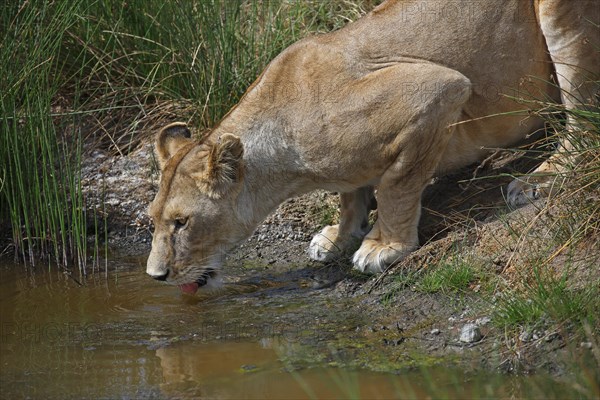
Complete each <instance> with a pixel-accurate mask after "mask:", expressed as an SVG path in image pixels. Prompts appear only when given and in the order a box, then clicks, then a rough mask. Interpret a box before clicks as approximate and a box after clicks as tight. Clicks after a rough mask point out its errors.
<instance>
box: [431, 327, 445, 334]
mask: <svg viewBox="0 0 600 400" xmlns="http://www.w3.org/2000/svg"><path fill="white" fill-rule="evenodd" d="M441 332H442V331H440V330H439V329H437V328H436V329H432V330H431V332H429V333H431V334H432V335H439V334H440V333H441Z"/></svg>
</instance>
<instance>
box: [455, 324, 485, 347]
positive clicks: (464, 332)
mask: <svg viewBox="0 0 600 400" xmlns="http://www.w3.org/2000/svg"><path fill="white" fill-rule="evenodd" d="M481 338H482V335H481V331H480V330H479V327H478V326H477V325H475V324H466V325H465V326H463V327H462V329H461V330H460V341H461V342H464V343H474V342H478V341H480V340H481Z"/></svg>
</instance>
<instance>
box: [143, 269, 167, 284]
mask: <svg viewBox="0 0 600 400" xmlns="http://www.w3.org/2000/svg"><path fill="white" fill-rule="evenodd" d="M148 275H150V276H151V277H153V278H154V279H156V280H157V281H166V280H167V276H169V270H168V269H167V272H165V273H164V274H162V275H153V274H148Z"/></svg>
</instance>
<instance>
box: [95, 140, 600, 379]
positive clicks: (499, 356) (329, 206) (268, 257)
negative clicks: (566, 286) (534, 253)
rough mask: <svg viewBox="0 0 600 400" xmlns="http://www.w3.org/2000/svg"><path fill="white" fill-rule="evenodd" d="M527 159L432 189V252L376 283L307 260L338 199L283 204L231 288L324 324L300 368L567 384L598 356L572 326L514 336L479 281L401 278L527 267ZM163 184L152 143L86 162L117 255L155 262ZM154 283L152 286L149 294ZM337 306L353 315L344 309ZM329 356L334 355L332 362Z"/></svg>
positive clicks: (236, 258) (241, 261)
mask: <svg viewBox="0 0 600 400" xmlns="http://www.w3.org/2000/svg"><path fill="white" fill-rule="evenodd" d="M520 155H521V154H516V153H515V152H508V151H506V152H499V153H496V154H495V155H494V156H493V157H490V158H489V159H488V160H486V161H485V162H484V163H482V164H481V165H479V166H471V167H469V168H465V169H463V170H461V171H458V172H457V173H454V174H452V175H449V176H446V177H443V178H440V179H437V180H436V181H435V182H434V183H433V184H432V185H430V186H429V187H428V188H427V190H426V193H425V195H424V199H423V211H424V212H423V216H422V219H421V224H420V236H421V237H420V240H421V243H422V244H424V246H423V247H422V248H421V249H420V250H419V251H417V252H416V253H415V254H414V255H412V256H411V257H409V259H407V260H406V262H405V263H403V265H402V266H401V267H403V268H404V269H402V268H397V269H395V270H394V271H391V273H388V274H386V275H385V276H383V277H369V276H364V275H361V274H358V273H356V272H355V271H353V270H352V269H351V264H350V262H349V260H348V259H341V260H338V261H336V262H333V263H329V264H322V263H316V262H312V261H310V260H309V259H308V257H307V254H306V249H307V247H308V244H309V242H310V239H311V237H312V235H313V234H314V233H316V232H318V231H319V230H320V229H321V228H322V227H323V226H324V225H326V224H330V223H332V222H334V221H335V220H336V218H337V212H338V210H337V196H335V195H333V194H328V193H324V192H315V193H311V194H308V195H305V196H302V197H299V198H295V199H290V200H288V201H287V202H285V203H284V204H282V205H281V206H280V207H279V208H278V210H277V211H276V212H274V213H273V214H272V215H271V216H270V217H269V218H268V219H267V220H266V221H265V222H264V223H263V224H262V225H261V226H260V227H259V228H258V229H257V231H256V232H255V233H254V234H253V236H252V237H251V238H250V239H249V240H248V241H247V242H245V243H244V244H242V245H241V246H240V247H239V248H238V249H236V250H235V251H234V252H233V253H232V254H231V255H230V256H229V257H228V260H227V262H226V265H225V266H224V276H225V282H226V288H228V287H246V288H247V287H253V286H256V287H260V286H261V285H267V286H268V285H271V286H272V289H269V290H268V291H265V290H259V291H257V294H256V296H254V297H252V295H249V297H250V298H252V300H247V302H248V304H249V307H250V304H251V303H253V302H254V307H260V308H262V309H265V310H268V311H265V312H264V315H263V316H264V318H266V321H270V320H272V319H273V318H276V319H277V320H278V321H280V322H281V323H282V324H283V325H284V326H287V327H294V326H301V325H305V324H306V318H309V319H314V321H317V322H315V323H316V324H317V325H314V324H313V326H318V328H317V329H313V330H312V331H311V334H309V335H306V337H304V338H300V339H304V340H305V341H306V343H305V344H306V346H305V347H304V348H305V349H311V348H312V349H313V352H312V354H310V353H311V351H310V350H307V351H306V354H304V355H303V356H302V357H296V361H297V362H300V363H301V360H302V359H303V358H304V359H305V361H306V362H307V363H311V362H313V363H315V362H325V361H326V362H328V363H339V364H343V365H348V366H353V367H360V368H368V369H371V370H377V371H395V370H399V369H402V368H409V367H418V366H428V365H438V364H448V363H449V364H453V365H460V366H461V367H462V368H465V369H466V370H473V369H477V368H481V367H483V368H486V369H490V370H501V371H506V372H533V371H538V370H541V371H546V372H550V373H552V374H554V375H563V374H565V373H568V371H569V370H570V367H569V365H568V362H567V361H566V360H572V359H573V356H575V358H578V357H579V356H581V357H587V356H589V355H590V354H591V351H592V349H590V348H593V347H594V346H595V344H592V343H590V342H589V341H587V340H583V341H581V340H580V339H579V336H577V338H575V336H574V335H573V332H571V331H570V330H569V327H568V326H563V328H564V329H560V330H559V329H556V326H555V325H552V324H550V323H547V322H545V321H543V320H540V321H539V323H536V324H535V328H531V329H529V328H522V329H521V330H519V328H515V329H513V330H512V331H511V332H510V333H509V334H507V331H506V330H505V329H502V328H499V327H498V324H495V323H494V321H493V310H494V304H493V302H494V301H495V300H494V297H492V296H488V297H484V296H481V294H480V290H481V288H479V287H478V286H477V285H478V284H477V282H474V283H473V284H471V285H470V286H469V287H468V288H466V289H465V290H460V291H458V292H444V291H443V290H441V291H439V292H437V293H424V292H423V291H422V290H418V288H416V287H415V286H413V285H412V284H411V283H410V282H408V281H407V280H406V279H404V277H406V276H410V273H411V271H426V270H427V269H428V268H433V267H436V266H439V264H440V260H444V259H446V258H448V257H450V256H451V255H452V254H453V253H456V251H460V252H462V253H464V254H468V255H469V259H471V260H475V259H476V260H477V264H478V265H479V267H480V268H481V269H483V270H484V271H485V272H486V273H489V274H493V275H498V276H502V274H505V273H509V272H510V271H511V270H515V268H516V269H518V268H519V265H521V264H522V262H521V259H522V258H523V257H526V256H527V255H528V254H529V250H528V249H527V248H525V247H523V246H521V247H519V246H520V245H519V242H518V240H517V241H514V238H512V236H511V235H513V233H512V231H511V224H523V223H525V224H526V223H527V221H528V220H530V219H531V218H532V216H533V215H535V213H536V210H538V209H539V207H541V205H542V203H541V202H540V203H538V204H531V205H529V206H527V207H524V208H521V209H519V210H509V209H508V208H507V206H506V203H505V201H504V198H503V193H502V188H503V187H505V186H506V184H507V183H508V182H509V181H510V179H511V178H510V177H509V176H508V174H512V173H514V172H519V171H520V172H524V171H526V170H527V169H529V168H531V162H529V161H527V160H526V159H523V158H519V156H520ZM486 176H487V177H488V179H483V180H480V179H475V180H474V179H473V178H482V177H486ZM491 176H493V177H494V178H489V177H491ZM158 178H159V177H158V172H157V169H156V167H155V162H154V161H153V156H152V146H151V144H149V143H146V144H143V145H141V146H140V147H139V148H138V149H137V150H135V151H133V152H131V153H130V154H128V155H125V156H110V155H108V154H105V153H101V152H95V153H94V154H92V155H91V157H89V158H87V159H86V161H85V165H84V170H83V184H84V189H85V191H86V198H87V202H88V203H87V204H88V207H96V208H97V209H98V210H102V212H104V213H105V215H106V216H107V225H106V226H107V230H108V231H107V237H108V239H109V246H110V247H111V248H112V249H114V250H115V254H118V255H119V256H123V255H143V254H145V253H147V252H148V251H149V248H150V241H151V233H150V227H149V222H150V221H149V219H148V217H147V215H146V207H147V205H148V204H149V202H150V201H151V200H152V198H153V197H154V194H155V193H156V190H157V183H158ZM373 217H375V215H374V216H373ZM512 242H514V243H515V245H514V246H513V245H511V244H510V243H512ZM511 246H512V247H511ZM588 250H589V249H588ZM462 253H461V257H462ZM592 253H593V254H591V255H590V254H588V255H587V258H586V260H587V261H586V262H585V263H583V264H582V265H583V266H584V268H582V270H583V272H582V275H581V277H580V278H579V279H597V278H598V269H597V268H588V266H589V265H590V259H591V260H598V254H597V253H594V252H592ZM449 255H450V256H449ZM590 257H591V258H590ZM594 257H595V258H594ZM556 262H559V261H556ZM591 262H595V261H591ZM142 264H143V262H142ZM595 265H597V264H595ZM140 268H143V265H141V266H140ZM507 271H508V272H507ZM507 279H508V278H507ZM399 282H400V283H399ZM156 284H157V283H155V282H152V281H150V279H149V278H148V285H156ZM236 285H237V286H236ZM172 289H173V290H174V291H175V290H177V289H176V288H172ZM227 290H229V289H225V292H224V293H225V294H224V296H227ZM211 296H217V297H220V296H223V294H211V295H208V296H207V297H206V296H205V295H203V294H200V298H201V300H199V299H195V300H194V299H192V300H190V301H209V302H210V298H211ZM207 299H209V300H207ZM331 304H336V306H335V307H331V306H328V305H331ZM339 304H344V306H343V307H342V308H341V309H340V307H339ZM269 307H275V308H269ZM290 307H292V308H293V307H298V308H299V309H301V310H302V311H301V312H299V313H298V314H297V315H298V318H295V317H294V315H295V314H294V313H279V312H278V311H277V310H279V309H281V310H287V309H289V308H290ZM341 310H343V312H341ZM257 315H259V314H257ZM365 315H368V316H369V318H365ZM334 316H335V318H333V317H334ZM337 317H339V318H337ZM257 318H259V319H260V317H257ZM324 321H329V322H324ZM367 321H368V322H367ZM264 322H265V321H262V322H261V323H264ZM257 323H258V321H257ZM596 338H597V336H596ZM315 343H320V345H315ZM323 343H326V347H327V348H329V349H335V351H334V353H335V357H333V356H331V354H333V353H331V352H329V353H327V352H325V353H324V352H323V347H322V345H323ZM324 354H330V356H325V359H323V357H324ZM567 356H568V357H567Z"/></svg>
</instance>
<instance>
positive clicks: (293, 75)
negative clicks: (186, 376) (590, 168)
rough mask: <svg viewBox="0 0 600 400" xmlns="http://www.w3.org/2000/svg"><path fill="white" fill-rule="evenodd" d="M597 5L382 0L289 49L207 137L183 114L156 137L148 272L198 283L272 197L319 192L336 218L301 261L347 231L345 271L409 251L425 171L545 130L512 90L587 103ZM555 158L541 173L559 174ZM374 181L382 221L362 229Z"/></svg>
mask: <svg viewBox="0 0 600 400" xmlns="http://www.w3.org/2000/svg"><path fill="white" fill-rule="evenodd" d="M598 5H599V1H597V0H595V1H580V0H577V1H574V0H481V1H471V0H469V1H466V0H465V1H450V2H445V1H439V0H432V1H423V0H419V1H413V0H406V1H400V0H389V1H386V2H385V3H383V4H382V5H380V6H379V7H377V8H376V9H374V10H373V11H372V12H371V13H369V14H367V15H366V16H364V17H363V18H361V19H360V20H358V21H356V22H354V23H351V24H349V25H347V26H346V27H345V28H343V29H340V30H338V31H336V32H332V33H329V34H324V35H319V36H314V37H310V38H307V39H304V40H301V41H299V42H297V43H295V44H294V45H292V46H290V47H289V48H287V49H286V50H285V51H283V52H282V53H281V54H280V55H279V56H277V57H276V58H275V59H274V60H273V61H272V62H271V63H270V64H269V65H268V66H267V68H266V69H265V70H264V72H263V73H262V75H261V76H260V77H259V78H258V79H257V80H256V81H255V82H254V84H253V85H252V86H251V87H250V88H249V89H248V91H247V92H246V94H245V95H244V96H243V98H242V99H241V100H240V102H239V104H238V105H237V106H235V107H234V108H233V109H232V110H231V111H230V112H229V113H228V114H227V115H226V116H225V118H224V119H223V120H222V121H221V122H220V124H219V125H218V126H217V127H215V128H214V130H213V131H212V133H211V134H210V135H209V136H208V137H207V138H206V139H205V140H203V141H201V142H197V141H194V140H193V139H191V137H190V131H189V130H188V129H187V127H186V126H185V124H182V123H175V124H171V125H168V126H166V127H165V128H163V129H162V130H161V131H160V132H159V134H158V137H157V140H156V153H157V157H158V160H159V163H160V167H161V170H162V178H161V182H160V188H159V191H158V194H157V195H156V198H155V199H154V201H153V202H152V204H151V205H150V209H149V214H150V216H151V217H152V219H153V221H154V226H155V231H154V239H153V242H152V252H151V253H150V256H149V259H148V265H147V273H148V274H150V275H151V276H152V277H153V278H156V279H158V280H163V281H166V282H168V283H171V284H177V285H180V286H181V288H182V289H183V290H184V291H186V292H194V291H196V289H197V288H198V287H199V286H202V285H204V284H206V283H207V282H210V281H211V280H212V278H214V277H215V276H217V271H218V269H219V265H220V264H221V262H222V260H223V258H224V256H225V254H226V252H227V251H228V250H229V249H231V248H232V246H234V245H235V244H237V243H239V242H240V241H242V240H244V239H246V238H247V237H249V236H250V235H251V234H252V232H253V231H254V229H255V228H256V227H257V226H258V224H259V223H260V222H261V221H262V220H263V219H264V218H265V217H266V216H267V215H268V214H269V213H270V212H271V211H273V210H274V209H275V208H276V207H277V206H278V205H279V204H280V203H281V202H283V201H284V200H286V199H288V198H289V197H292V196H296V195H299V194H302V193H305V192H309V191H312V190H315V189H319V188H320V189H327V190H331V191H337V192H340V193H341V194H340V200H341V218H340V222H339V225H334V226H327V227H326V228H325V229H323V230H322V231H321V232H320V233H319V234H317V235H316V236H315V237H314V239H313V240H312V242H311V243H310V247H309V254H310V257H311V258H313V259H315V260H319V261H325V260H329V259H331V258H332V257H336V256H338V255H339V254H343V253H344V252H345V251H347V250H348V248H349V247H351V243H352V242H353V241H354V240H356V239H355V238H359V239H362V244H361V245H360V248H358V250H357V251H356V252H355V253H354V256H353V258H352V261H353V263H354V267H355V268H357V269H358V270H360V271H364V272H369V273H377V272H381V271H382V270H383V269H384V268H386V266H388V265H390V264H391V263H394V262H396V261H398V260H401V259H402V258H403V257H405V256H406V255H407V254H408V253H409V252H411V251H412V250H413V249H415V247H417V245H418V240H417V224H418V222H419V215H420V207H421V206H420V201H421V193H422V191H423V189H424V187H425V186H426V185H427V184H428V182H430V180H431V178H432V177H433V176H435V175H439V174H443V173H445V172H447V171H450V170H453V169H456V168H458V167H461V166H465V165H467V164H469V163H472V162H474V161H476V160H478V159H481V158H482V157H483V156H484V155H485V154H486V149H489V148H496V147H502V146H508V145H511V144H513V143H516V142H518V141H519V140H520V139H522V138H523V137H525V136H526V135H527V134H529V133H531V132H533V131H535V130H536V129H539V128H541V127H542V126H543V124H542V122H541V121H540V120H538V119H537V118H534V117H529V118H526V117H524V114H526V113H523V112H521V113H520V115H516V114H515V113H512V112H513V111H515V110H517V111H518V110H522V111H523V110H526V109H527V107H528V104H527V102H516V101H514V100H513V99H511V98H509V96H516V97H519V98H523V99H526V100H527V99H544V100H547V99H553V100H555V101H557V102H558V101H562V102H563V103H564V104H565V105H566V106H567V107H585V106H588V105H591V104H592V103H593V101H594V95H595V93H596V92H597V90H598V86H597V79H598V75H599V72H600V71H599V68H600V57H599V55H600V52H599V49H600V39H599V35H598V26H599V24H600V18H599V17H598ZM553 76H554V78H553ZM553 79H555V80H556V81H557V82H558V85H556V84H553V83H551V82H552V80H553ZM557 86H560V88H562V89H563V91H562V93H561V91H560V90H559V88H558V87H557ZM503 94H506V95H508V96H504V95H503ZM561 97H562V98H561ZM564 146H565V147H566V146H567V144H565V145H564ZM560 153H561V152H560V151H559V152H558V153H557V155H555V156H554V157H552V158H550V159H549V160H548V161H546V162H545V163H544V164H542V165H541V167H540V168H539V169H538V172H548V171H555V170H556V169H557V168H558V165H559V164H560V163H558V162H557V158H558V157H560ZM563 153H565V152H563ZM374 187H377V205H378V206H377V207H378V216H379V218H378V220H377V221H376V222H375V224H374V226H373V227H372V228H371V229H370V230H369V229H368V223H367V216H368V213H369V210H370V205H371V204H373V203H374V202H373V197H374V194H373V188H374ZM543 187H544V182H543V180H537V181H536V182H535V184H532V183H528V182H527V180H526V179H522V180H519V181H517V182H514V183H512V184H511V185H510V186H509V188H508V198H509V200H510V201H511V202H513V203H517V204H518V203H521V202H523V201H526V200H527V199H528V198H531V197H535V196H537V195H538V194H539V192H540V190H539V189H540V188H543Z"/></svg>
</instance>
